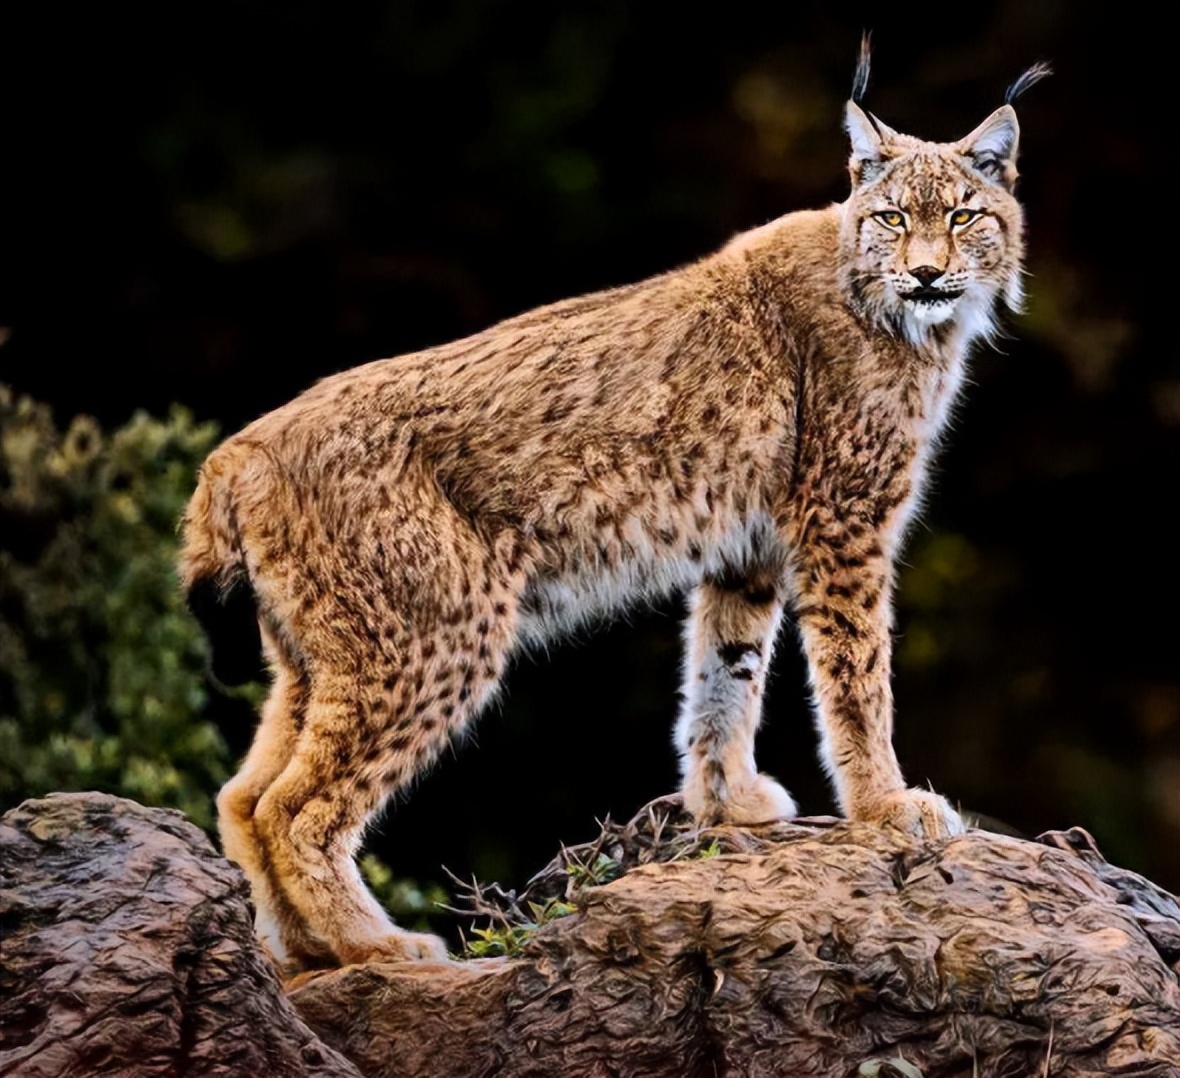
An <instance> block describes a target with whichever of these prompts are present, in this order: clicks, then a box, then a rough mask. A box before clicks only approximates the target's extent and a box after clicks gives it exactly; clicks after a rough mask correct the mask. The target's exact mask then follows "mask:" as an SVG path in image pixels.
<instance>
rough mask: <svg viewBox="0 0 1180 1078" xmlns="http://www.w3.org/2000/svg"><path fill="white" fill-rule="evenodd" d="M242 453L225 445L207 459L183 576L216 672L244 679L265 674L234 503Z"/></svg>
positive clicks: (185, 531)
mask: <svg viewBox="0 0 1180 1078" xmlns="http://www.w3.org/2000/svg"><path fill="white" fill-rule="evenodd" d="M238 463H239V460H238V454H237V453H235V451H234V450H233V449H231V448H230V447H228V446H223V447H222V448H221V449H219V450H217V451H215V452H214V454H213V455H212V456H211V457H210V458H209V459H208V460H207V461H206V462H205V465H204V467H203V468H202V469H201V475H200V478H199V479H198V481H197V489H196V491H195V492H194V494H193V496H192V498H191V499H190V500H189V504H188V508H187V509H186V510H185V514H184V519H183V521H182V522H181V532H182V541H181V550H180V563H179V572H180V582H181V585H182V586H183V587H184V589H185V591H186V592H187V594H188V605H189V609H190V610H191V611H192V612H193V614H194V615H195V617H196V619H197V620H198V621H199V622H200V623H201V627H202V628H203V629H204V630H205V635H206V636H207V637H208V638H209V644H210V647H211V649H212V659H211V663H210V666H211V670H212V673H213V676H214V677H215V678H216V679H217V680H218V681H221V682H223V683H225V684H226V685H241V684H243V683H244V682H247V681H253V680H256V679H257V678H258V677H260V676H261V675H262V672H263V664H262V661H261V654H262V648H261V641H260V638H259V633H258V618H257V603H256V601H255V596H254V588H253V585H252V584H251V582H250V578H249V575H248V573H247V571H246V560H245V557H244V555H243V552H242V546H241V535H240V532H239V530H238V524H237V520H236V514H235V506H234V482H233V480H234V477H235V475H236V472H237V468H236V465H237V464H238Z"/></svg>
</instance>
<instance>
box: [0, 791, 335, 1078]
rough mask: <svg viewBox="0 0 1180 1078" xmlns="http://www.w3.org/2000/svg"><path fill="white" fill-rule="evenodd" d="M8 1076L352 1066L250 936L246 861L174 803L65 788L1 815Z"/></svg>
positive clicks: (2, 1069)
mask: <svg viewBox="0 0 1180 1078" xmlns="http://www.w3.org/2000/svg"><path fill="white" fill-rule="evenodd" d="M0 851H2V853H3V860H2V862H0V932H2V933H3V946H2V949H0V1074H3V1075H21V1076H22V1078H23V1076H28V1078H33V1076H37V1078H40V1076H44V1078H66V1076H75V1075H76V1076H78V1078H82V1076H91V1075H99V1074H127V1075H145V1076H146V1075H182V1074H183V1075H193V1076H197V1075H257V1076H260V1078H261V1076H265V1075H275V1076H278V1075H282V1076H284V1078H285V1076H287V1075H291V1076H299V1075H323V1076H325V1078H328V1076H337V1075H339V1076H344V1075H352V1076H355V1075H357V1073H358V1072H357V1070H356V1069H355V1068H354V1067H353V1066H351V1065H350V1064H349V1063H348V1062H347V1061H346V1060H344V1059H342V1058H341V1057H339V1056H337V1055H336V1053H334V1052H333V1051H332V1050H331V1049H329V1048H326V1047H325V1046H324V1045H322V1044H321V1043H320V1042H319V1041H318V1040H317V1039H316V1038H315V1036H314V1035H313V1034H312V1033H311V1032H310V1031H309V1030H308V1029H307V1027H306V1026H304V1025H303V1023H302V1022H301V1021H300V1020H299V1017H298V1016H297V1015H296V1013H295V1012H294V1010H293V1009H292V1008H291V1005H290V1003H289V1002H288V1001H287V999H286V997H285V996H284V994H283V991H282V987H281V986H280V984H279V982H278V980H277V978H276V977H275V974H274V972H273V971H272V969H271V967H270V965H269V964H268V962H267V961H266V959H265V958H264V957H263V956H262V954H261V952H260V951H259V950H258V947H257V946H256V944H255V942H254V932H253V915H252V913H251V910H250V906H249V902H248V897H249V896H248V892H247V888H246V885H245V882H244V880H243V879H242V876H241V873H240V872H239V871H238V870H237V868H236V867H235V866H233V865H231V864H229V862H227V861H225V860H224V859H222V858H221V857H219V856H218V855H217V853H216V852H215V851H214V849H213V847H212V845H211V844H210V843H209V840H208V838H206V837H205V835H204V833H203V832H201V831H200V830H198V829H197V828H196V827H194V826H193V825H192V824H190V823H187V822H186V821H185V819H184V817H183V816H181V814H180V813H178V812H172V811H168V810H165V809H146V808H143V807H142V806H140V805H137V804H135V802H133V801H125V800H122V799H120V798H116V797H108V796H106V795H104V794H55V795H51V796H49V797H46V798H43V799H40V800H37V801H26V802H25V803H24V804H23V805H21V806H20V807H18V808H15V809H13V810H12V811H11V812H8V813H6V814H5V815H4V817H3V818H2V819H0Z"/></svg>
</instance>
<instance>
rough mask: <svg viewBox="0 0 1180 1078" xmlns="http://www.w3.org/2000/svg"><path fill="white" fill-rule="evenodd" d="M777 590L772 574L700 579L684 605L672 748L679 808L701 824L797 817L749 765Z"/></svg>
mask: <svg viewBox="0 0 1180 1078" xmlns="http://www.w3.org/2000/svg"><path fill="white" fill-rule="evenodd" d="M780 587H781V574H779V573H776V572H773V571H771V570H764V571H761V572H753V573H750V574H748V575H738V574H725V575H722V576H718V577H715V578H708V579H706V580H705V581H704V583H702V584H701V585H700V586H699V587H698V588H697V589H696V590H695V591H694V592H693V594H692V597H691V600H690V610H689V617H688V622H687V624H686V629H685V657H684V685H683V689H682V695H683V702H682V705H681V714H680V720H679V722H678V723H677V724H676V748H677V749H678V750H679V752H680V764H681V773H682V788H683V791H684V802H685V806H686V807H687V808H688V809H689V811H691V812H692V814H693V815H694V816H695V817H696V818H697V820H698V821H700V822H701V823H702V824H712V823H717V822H720V821H722V820H729V821H733V822H735V823H759V822H763V821H766V820H776V819H780V818H783V817H791V816H794V815H795V814H796V809H795V802H794V801H792V800H791V796H790V794H788V793H787V791H786V790H784V789H783V788H782V787H781V786H780V785H779V784H778V783H777V782H775V781H774V780H773V779H771V778H768V777H767V776H766V775H760V774H759V773H758V770H757V768H756V766H755V764H754V735H755V733H756V732H757V729H758V724H759V722H760V720H761V717H762V694H763V690H764V688H765V685H766V671H767V667H768V666H769V664H770V655H771V652H772V650H773V648H774V640H775V636H776V634H777V632H778V627H779V622H780V621H781V619H782V610H783V608H782V600H781V597H780Z"/></svg>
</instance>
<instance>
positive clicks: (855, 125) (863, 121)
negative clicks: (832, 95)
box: [844, 101, 897, 187]
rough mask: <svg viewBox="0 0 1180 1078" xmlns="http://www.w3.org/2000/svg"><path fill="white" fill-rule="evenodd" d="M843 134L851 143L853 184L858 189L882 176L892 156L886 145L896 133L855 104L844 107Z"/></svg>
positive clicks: (849, 167)
mask: <svg viewBox="0 0 1180 1078" xmlns="http://www.w3.org/2000/svg"><path fill="white" fill-rule="evenodd" d="M844 130H846V131H847V132H848V139H849V141H850V142H851V143H852V155H851V157H849V159H848V171H849V172H850V173H851V174H852V183H853V185H854V186H857V187H859V186H860V185H861V184H863V183H869V182H871V181H872V180H874V179H876V177H877V176H879V175H880V173H881V170H882V169H883V168H884V167H885V160H886V158H887V157H888V156H889V154H888V153H887V152H886V150H885V144H886V143H887V142H888V141H889V140H890V139H891V138H892V137H894V136H895V135H896V134H897V132H896V131H894V130H893V128H891V127H888V126H887V125H886V124H883V123H882V122H881V121H880V120H878V119H877V117H876V116H874V115H873V114H872V113H871V112H865V110H864V109H862V108H861V107H860V106H859V105H858V104H857V103H856V102H855V101H849V102H848V104H847V105H845V106H844Z"/></svg>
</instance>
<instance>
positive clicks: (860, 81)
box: [852, 30, 873, 102]
mask: <svg viewBox="0 0 1180 1078" xmlns="http://www.w3.org/2000/svg"><path fill="white" fill-rule="evenodd" d="M872 44H873V32H872V30H865V31H864V33H862V34H861V35H860V55H859V56H858V57H857V59H856V74H854V75H853V76H852V100H853V101H856V102H860V101H863V100H864V96H865V91H866V90H867V89H868V88H869V68H870V66H871V60H872Z"/></svg>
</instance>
